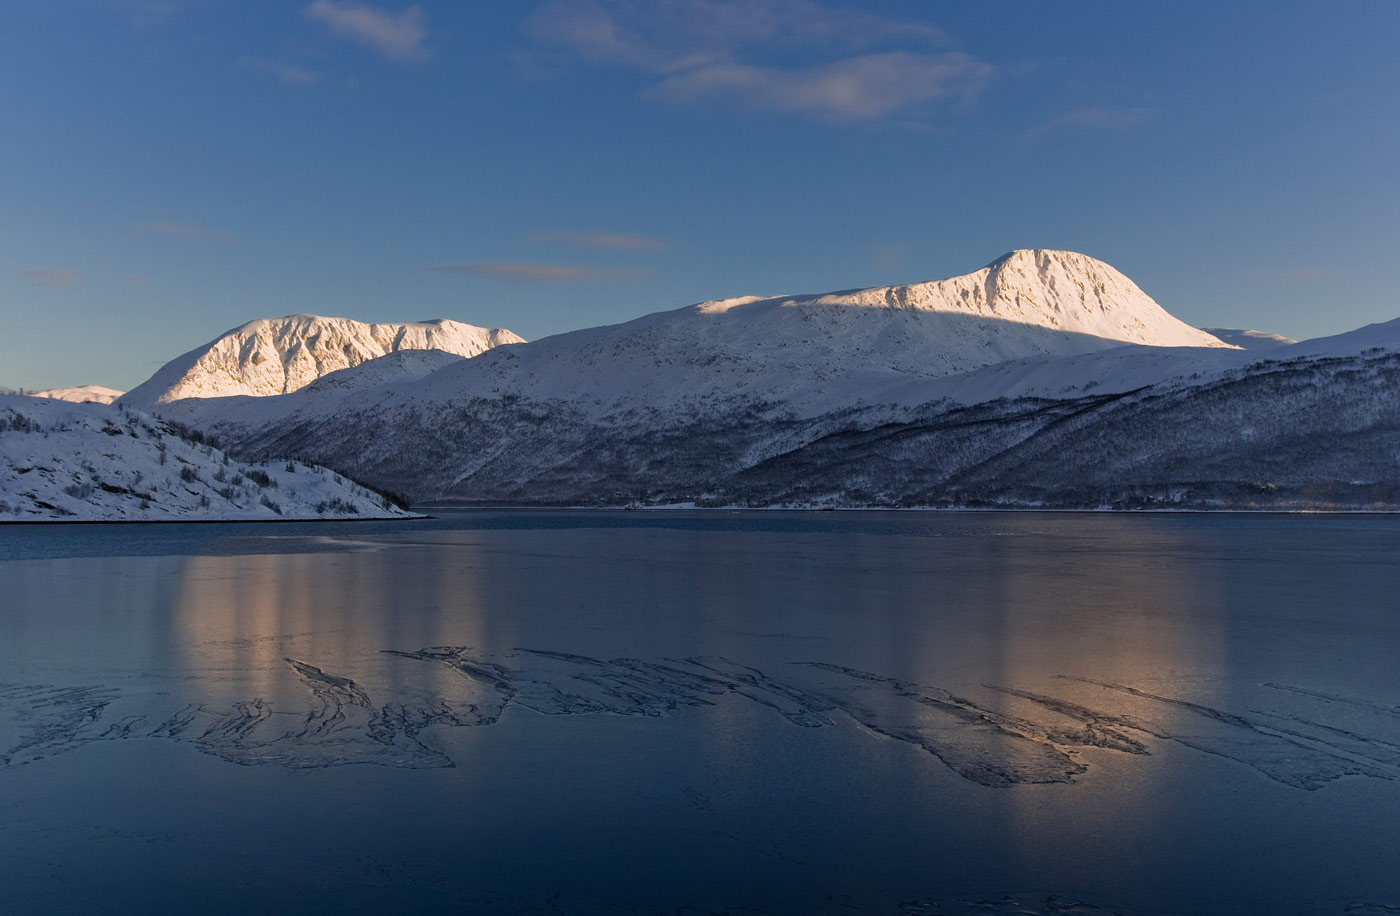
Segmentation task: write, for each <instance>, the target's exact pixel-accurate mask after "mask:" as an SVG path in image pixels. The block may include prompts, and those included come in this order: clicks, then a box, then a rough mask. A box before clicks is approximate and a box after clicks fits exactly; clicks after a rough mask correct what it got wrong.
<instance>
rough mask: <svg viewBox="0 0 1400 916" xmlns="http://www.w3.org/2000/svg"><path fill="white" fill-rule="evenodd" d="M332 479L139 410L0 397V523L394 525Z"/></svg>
mask: <svg viewBox="0 0 1400 916" xmlns="http://www.w3.org/2000/svg"><path fill="white" fill-rule="evenodd" d="M408 514H409V513H407V512H405V511H404V510H402V509H400V508H399V507H398V506H396V505H394V504H393V503H392V502H391V501H390V500H389V499H388V498H386V497H384V496H383V495H381V494H378V493H373V492H371V491H369V490H367V489H365V488H364V487H361V486H359V485H357V484H355V483H352V482H351V481H349V480H346V479H344V478H343V477H341V476H340V475H339V474H337V473H335V472H334V471H329V470H326V469H325V468H321V467H316V466H313V465H308V464H306V463H304V462H298V461H275V462H266V463H253V464H249V463H244V462H238V461H232V460H230V459H229V458H228V456H227V455H226V454H224V453H223V452H222V451H220V450H219V449H217V448H215V447H213V446H212V445H210V444H209V443H206V442H201V441H199V440H198V438H197V437H195V438H192V437H190V436H189V435H187V434H185V433H184V432H183V431H182V430H180V429H178V428H176V427H174V426H172V425H171V424H170V423H168V422H166V421H163V420H160V419H157V418H155V417H152V416H149V415H147V414H143V413H141V412H139V411H135V410H129V409H124V408H118V407H112V406H108V405H104V404H95V403H85V404H75V403H65V402H63V401H60V400H56V399H42V398H32V397H21V396H14V395H9V396H0V522H2V521H180V520H207V519H228V520H259V519H262V520H272V519H279V518H282V519H314V518H402V517H405V516H407V515H408Z"/></svg>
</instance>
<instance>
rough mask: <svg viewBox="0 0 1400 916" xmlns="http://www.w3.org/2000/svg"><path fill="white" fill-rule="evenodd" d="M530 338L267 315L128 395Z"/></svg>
mask: <svg viewBox="0 0 1400 916" xmlns="http://www.w3.org/2000/svg"><path fill="white" fill-rule="evenodd" d="M523 342H524V339H523V338H521V337H520V336H518V335H516V334H515V333H513V332H511V331H507V330H504V329H502V328H479V327H476V326H475V325H470V324H462V323H460V322H456V321H450V320H448V319H445V318H440V319H438V320H436V321H420V322H412V323H409V324H366V323H364V322H360V321H352V320H350V319H348V318H322V317H320V316H317V315H288V316H286V317H284V318H260V319H258V320H256V321H250V322H248V323H247V324H245V325H243V326H241V327H237V328H234V329H233V330H231V331H229V332H227V333H225V334H223V335H221V336H219V337H218V338H216V339H215V340H212V341H210V342H209V343H207V344H205V345H204V346H201V347H197V348H195V349H193V350H191V351H190V352H188V353H186V354H184V355H183V356H180V357H177V358H176V359H174V360H171V361H170V362H169V363H167V364H166V365H164V366H163V367H161V368H160V369H159V370H158V371H157V372H156V373H155V375H153V376H151V378H150V379H148V380H147V381H145V382H143V383H142V384H140V385H138V386H137V387H135V388H133V389H132V390H131V391H129V392H127V393H126V394H125V395H124V396H123V397H122V402H123V403H124V404H127V405H129V406H132V407H136V408H139V409H146V408H149V407H151V406H153V405H155V404H163V403H166V402H167V401H175V400H180V399H182V398H218V397H230V396H235V395H249V396H252V397H266V396H269V395H278V394H287V393H288V392H292V391H296V390H297V389H298V388H301V387H303V386H305V385H307V384H310V383H311V382H313V381H315V380H316V379H318V378H321V377H322V376H324V375H327V374H329V373H331V372H335V371H337V370H340V369H347V368H350V367H352V366H358V365H359V364H361V363H363V362H366V361H368V360H372V359H376V358H378V357H381V356H384V355H386V354H389V353H395V352H398V351H400V350H442V351H444V352H447V353H451V354H454V355H456V356H462V357H470V356H476V355H477V354H479V353H484V352H485V351H487V350H489V349H491V348H492V347H497V346H500V345H502V344H512V343H523Z"/></svg>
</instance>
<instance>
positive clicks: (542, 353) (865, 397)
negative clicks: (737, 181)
mask: <svg viewBox="0 0 1400 916" xmlns="http://www.w3.org/2000/svg"><path fill="white" fill-rule="evenodd" d="M1125 343H1133V344H1139V345H1147V346H1157V347H1205V348H1226V347H1228V345H1227V344H1225V343H1223V342H1221V341H1220V340H1219V339H1217V338H1215V337H1213V336H1211V335H1209V334H1206V333H1205V332H1203V331H1200V330H1198V329H1196V328H1193V327H1190V326H1188V325H1186V324H1184V323H1183V322H1180V321H1178V320H1177V319H1175V318H1173V317H1172V316H1171V315H1169V314H1167V312H1166V311H1165V310H1163V309H1162V307H1161V306H1159V305H1158V304H1157V303H1156V302H1154V301H1153V300H1152V299H1151V298H1150V297H1149V296H1147V295H1146V294H1145V293H1143V292H1142V290H1140V289H1138V287H1137V286H1136V285H1135V284H1133V282H1132V281H1131V280H1129V279H1128V278H1127V277H1125V276H1123V275H1122V274H1121V273H1119V272H1118V271H1116V270H1114V269H1113V268H1112V267H1110V266H1109V265H1107V264H1104V263H1103V262H1101V261H1097V260H1095V259H1093V258H1090V257H1087V256H1085V255H1081V254H1076V253H1074V252H1064V251H1014V252H1011V253H1010V254H1008V255H1005V256H1004V257H1002V258H999V259H998V260H996V261H994V262H993V263H992V264H989V265H988V266H987V267H984V268H983V269H982V270H979V271H977V272H975V273H972V274H968V275H966V276H961V277H954V278H951V279H948V280H938V281H933V282H929V283H917V284H913V285H909V286H894V287H878V288H873V289H865V290H854V291H847V292H839V293H827V294H823V295H809V296H778V297H768V298H754V297H745V298H739V299H726V300H720V301H714V302H704V303H700V304H698V305H694V306H689V307H687V308H682V309H678V310H675V311H669V312H660V313H656V314H652V315H648V316H646V317H643V318H639V319H637V320H635V321H630V322H627V323H625V324H619V325H612V326H608V327H601V328H591V329H588V330H584V331H577V332H573V333H570V334H560V335H557V336H555V337H548V338H544V339H541V340H538V341H536V342H534V343H533V344H530V345H528V346H526V347H514V348H510V349H508V350H503V351H498V352H496V353H490V354H486V355H485V356H484V357H483V358H480V359H477V360H474V361H473V362H472V363H464V364H461V365H457V366H453V367H449V368H448V369H447V370H446V371H444V372H440V373H436V374H434V375H433V376H432V377H431V378H429V379H427V380H426V381H425V383H424V384H422V385H419V386H414V388H413V390H412V391H411V392H406V396H407V397H406V400H407V401H421V400H423V399H428V400H434V401H445V400H451V399H455V398H460V397H463V396H478V397H490V396H493V395H495V396H500V395H503V394H507V393H509V394H513V395H515V396H517V397H521V398H527V399H530V400H534V401H544V402H549V401H558V400H565V401H568V402H570V403H572V404H574V405H577V406H580V407H586V408H587V410H588V411H589V412H590V413H594V414H597V415H599V416H606V415H607V414H609V413H614V414H622V413H625V412H627V411H629V410H633V409H636V410H640V411H651V410H663V411H674V410H678V409H706V408H719V407H722V405H724V404H725V403H726V402H727V403H730V404H734V403H755V402H763V403H770V404H781V405H782V409H783V410H785V411H792V412H796V413H798V414H799V415H804V416H811V415H815V414H819V413H824V412H826V411H829V410H832V409H835V408H837V407H843V406H848V405H852V404H857V403H871V402H873V401H875V400H877V399H879V397H880V396H881V393H882V391H883V389H885V388H886V387H888V386H892V385H898V384H901V383H903V382H906V381H908V380H910V379H916V378H923V379H932V378H942V377H945V376H949V375H954V374H956V373H961V372H967V371H970V370H973V369H978V368H981V367H983V366H988V365H992V364H995V363H1000V362H1003V361H1006V360H1011V359H1020V358H1025V357H1032V356H1065V355H1071V354H1078V353H1087V352H1092V351H1095V350H1103V349H1107V348H1111V347H1117V346H1121V345H1123V344H1125Z"/></svg>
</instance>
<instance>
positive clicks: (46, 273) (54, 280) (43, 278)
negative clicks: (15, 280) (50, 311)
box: [19, 268, 83, 288]
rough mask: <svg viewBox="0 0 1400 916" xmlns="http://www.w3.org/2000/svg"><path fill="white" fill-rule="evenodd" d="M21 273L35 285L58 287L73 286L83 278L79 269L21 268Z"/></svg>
mask: <svg viewBox="0 0 1400 916" xmlns="http://www.w3.org/2000/svg"><path fill="white" fill-rule="evenodd" d="M19 275H20V276H21V277H23V278H24V279H25V280H27V281H29V282H30V283H33V284H34V285H35V286H44V287H49V288H57V287H60V286H72V285H73V284H74V283H78V282H80V281H81V280H82V279H83V274H82V272H81V271H77V270H56V269H53V268H36V269H33V270H21V271H19Z"/></svg>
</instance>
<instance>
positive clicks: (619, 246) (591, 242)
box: [531, 232, 671, 251]
mask: <svg viewBox="0 0 1400 916" xmlns="http://www.w3.org/2000/svg"><path fill="white" fill-rule="evenodd" d="M531 238H532V239H533V240H534V241H536V242H555V243H559V244H563V245H574V246H577V247H579V248H602V249H605V250H609V251H660V250H662V249H665V248H670V247H671V243H670V242H668V241H666V240H665V239H658V238H653V237H651V236H649V235H634V234H632V233H628V232H540V233H537V234H536V235H534V236H532V237H531Z"/></svg>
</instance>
